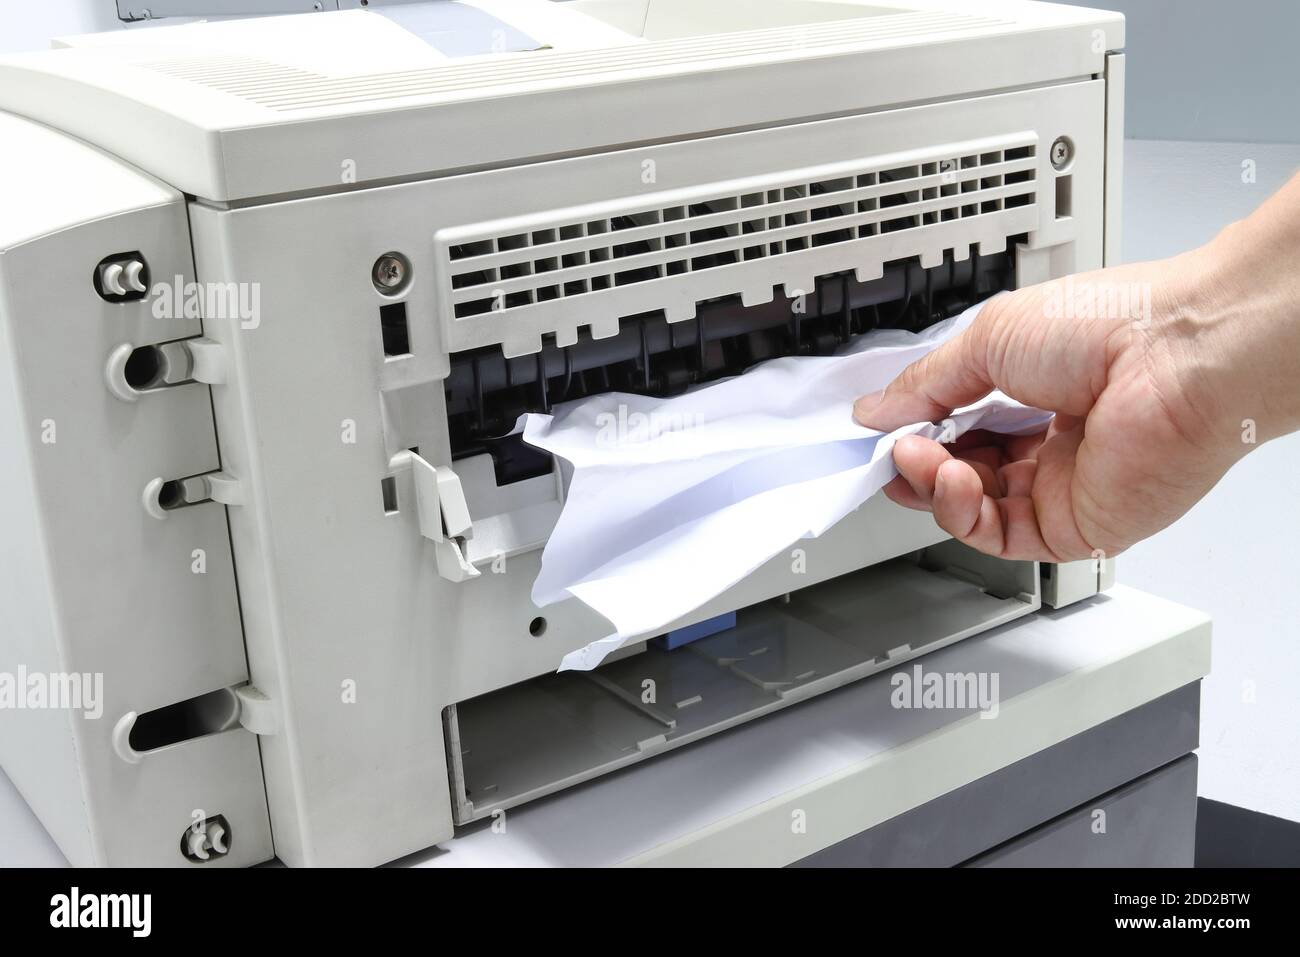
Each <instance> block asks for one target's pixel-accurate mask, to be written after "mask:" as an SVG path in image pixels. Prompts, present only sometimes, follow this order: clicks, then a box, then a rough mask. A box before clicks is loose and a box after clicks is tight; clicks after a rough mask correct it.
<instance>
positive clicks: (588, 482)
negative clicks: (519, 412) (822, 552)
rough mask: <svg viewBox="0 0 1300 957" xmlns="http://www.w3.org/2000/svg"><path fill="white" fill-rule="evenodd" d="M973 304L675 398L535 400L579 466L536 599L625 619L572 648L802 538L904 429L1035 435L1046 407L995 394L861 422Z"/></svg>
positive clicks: (656, 625) (538, 427)
mask: <svg viewBox="0 0 1300 957" xmlns="http://www.w3.org/2000/svg"><path fill="white" fill-rule="evenodd" d="M978 310H979V306H978V305H977V306H973V307H971V308H970V309H968V310H966V311H965V312H964V313H962V314H961V315H959V316H955V317H953V318H952V319H949V320H947V321H945V322H942V323H939V324H937V325H934V326H931V327H930V328H928V329H926V330H925V331H923V332H921V333H910V332H903V331H900V330H879V331H875V332H870V333H867V334H866V335H863V336H860V337H858V338H857V339H856V340H855V341H854V342H853V343H851V344H850V345H849V346H848V347H847V348H846V349H845V350H844V351H843V352H842V353H841V354H839V355H835V356H825V357H814V356H803V357H789V358H784V359H774V360H771V361H769V362H765V363H762V364H761V365H758V366H755V367H754V368H753V369H750V370H749V371H747V372H745V373H744V374H742V375H739V376H735V377H733V378H731V379H725V380H722V381H720V382H716V383H713V384H710V385H707V386H703V387H700V388H698V389H695V390H693V391H690V392H687V393H685V394H683V395H680V396H676V397H674V398H670V399H661V398H655V397H653V396H641V395H631V394H627V393H619V392H615V393H606V394H603V395H598V396H593V397H591V398H589V399H581V400H578V401H575V402H572V403H567V404H565V405H560V406H557V407H556V409H555V411H554V414H553V415H538V414H530V415H528V416H526V417H525V422H524V425H523V429H524V432H523V437H524V440H525V441H527V442H529V443H530V444H532V445H535V446H537V447H538V448H541V449H545V450H546V451H548V452H550V453H552V454H554V455H558V456H560V457H561V458H563V459H566V460H567V461H568V462H569V463H570V464H571V465H572V466H573V475H572V479H571V482H570V485H569V491H568V497H567V499H566V500H565V503H564V509H563V511H562V512H561V515H560V519H559V522H558V523H557V524H556V526H555V530H554V532H552V533H551V537H550V540H549V541H548V542H547V544H546V549H545V551H544V552H543V553H542V569H541V572H540V574H539V575H538V577H537V581H536V582H535V583H534V585H533V596H532V597H533V601H534V603H536V604H537V605H538V606H545V605H550V604H553V603H555V602H558V601H562V600H564V599H566V598H569V597H575V598H578V599H580V600H581V601H583V602H585V603H586V604H587V605H589V606H591V608H593V609H594V610H595V611H597V612H599V613H600V614H601V615H603V616H604V617H605V618H607V619H609V621H610V622H611V623H612V624H613V626H614V629H615V631H614V633H613V634H611V635H609V636H607V637H605V638H602V639H600V640H599V641H594V642H592V643H591V644H589V645H587V646H586V647H583V648H580V649H578V650H577V651H573V652H570V653H569V654H568V655H566V656H565V657H564V660H563V661H562V663H561V665H560V670H561V671H564V670H568V669H578V670H588V669H591V668H594V667H595V666H596V665H598V664H599V663H600V662H601V660H602V659H603V658H604V657H605V656H606V655H607V654H609V653H610V652H612V651H614V650H615V649H616V648H618V647H619V646H620V645H622V644H623V643H624V641H625V640H626V639H628V638H631V637H633V636H637V635H644V634H655V633H656V632H661V631H663V629H664V626H666V625H668V624H670V623H671V622H673V621H675V620H676V619H678V618H680V617H681V616H683V615H685V614H687V613H689V612H691V611H692V610H694V609H696V608H698V607H699V606H700V605H702V604H704V603H705V602H706V601H708V600H709V599H711V598H713V597H714V596H715V595H718V594H720V593H721V592H723V591H725V590H726V589H727V588H730V587H731V586H732V585H734V584H735V583H736V582H738V581H740V580H741V579H742V578H744V577H745V576H746V575H748V574H749V573H750V572H752V571H754V570H755V569H756V568H758V567H759V566H760V565H762V564H763V563H764V562H766V561H767V560H768V559H770V558H772V557H773V556H774V555H776V554H778V553H780V552H782V551H784V550H785V549H786V548H788V547H789V546H790V545H791V544H792V543H794V542H796V541H798V540H799V539H802V538H815V537H816V536H818V535H821V534H822V533H823V532H825V531H826V530H827V529H828V528H830V527H831V526H832V525H834V524H835V523H836V522H838V521H839V520H840V519H841V518H843V517H844V516H845V515H847V514H848V513H849V512H851V511H853V510H854V509H856V508H857V507H858V506H859V505H861V504H862V503H863V502H865V501H866V500H867V499H868V498H869V497H871V495H872V494H874V493H875V492H876V491H877V490H878V489H880V488H881V486H883V485H884V484H885V483H887V482H888V481H889V480H890V479H892V478H893V477H894V476H895V475H897V474H898V473H897V471H896V470H895V468H894V462H893V456H892V451H893V447H894V443H895V442H896V441H897V440H898V439H899V438H900V437H902V436H904V435H922V436H926V437H928V438H934V439H940V438H942V440H943V441H946V442H950V441H952V440H953V439H955V438H956V437H957V436H959V435H961V434H962V433H963V432H966V431H967V430H969V429H975V428H981V429H990V430H992V431H996V432H1005V433H1013V434H1023V433H1028V432H1033V431H1037V430H1039V429H1041V428H1042V427H1043V426H1044V425H1045V424H1046V423H1047V421H1048V420H1049V419H1050V418H1051V414H1050V413H1046V412H1042V411H1040V410H1038V409H1031V408H1028V407H1026V406H1023V405H1021V404H1020V403H1018V402H1015V401H1014V400H1012V399H1010V398H1008V397H1007V396H1005V395H1003V394H1002V393H1000V392H995V393H993V394H992V395H990V396H988V397H987V398H985V399H983V400H982V401H980V402H977V403H975V404H974V405H971V406H968V407H966V408H965V409H960V410H958V411H956V412H954V413H953V415H952V416H951V417H950V418H949V419H947V420H945V421H944V422H943V423H940V424H933V423H929V422H920V423H917V424H915V425H909V426H906V427H905V428H901V429H897V430H895V431H894V432H890V433H888V434H885V433H882V432H876V431H873V430H871V429H865V428H863V427H862V426H860V425H858V424H857V423H856V422H854V421H853V416H852V405H853V401H854V400H855V399H857V398H858V397H859V396H861V395H864V394H866V393H869V392H874V391H876V390H878V389H883V388H884V387H885V386H886V385H888V384H889V382H890V381H891V380H892V379H893V378H894V377H895V376H897V375H898V373H899V372H901V371H902V370H903V369H904V368H905V367H906V366H907V365H908V364H910V363H911V362H913V361H914V360H916V359H918V358H920V357H921V356H923V355H925V354H926V353H927V352H930V351H931V350H933V349H935V348H936V347H937V346H939V345H940V344H941V343H943V342H944V341H945V340H947V339H949V338H951V337H952V336H954V335H956V334H957V333H958V332H960V331H961V330H962V329H964V328H965V327H966V326H968V325H969V324H970V322H971V321H972V320H973V319H974V317H975V314H976V313H977V312H978Z"/></svg>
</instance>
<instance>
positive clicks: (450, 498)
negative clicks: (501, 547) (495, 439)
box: [406, 452, 479, 582]
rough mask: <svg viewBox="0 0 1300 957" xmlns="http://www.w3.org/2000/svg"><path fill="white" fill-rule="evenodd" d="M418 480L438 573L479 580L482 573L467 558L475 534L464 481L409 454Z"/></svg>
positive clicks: (420, 504) (423, 528)
mask: <svg viewBox="0 0 1300 957" xmlns="http://www.w3.org/2000/svg"><path fill="white" fill-rule="evenodd" d="M406 455H407V456H408V457H409V461H410V464H411V474H412V476H413V477H414V479H415V501H416V507H417V509H418V510H419V515H420V534H421V535H423V536H424V537H425V538H427V539H429V541H431V542H433V543H434V549H435V555H436V556H437V559H438V574H439V575H441V576H442V577H443V578H445V579H447V580H448V581H453V582H462V581H465V580H466V579H470V578H477V577H478V576H479V570H478V569H477V568H475V567H474V566H473V565H472V564H470V562H469V561H467V560H466V558H465V540H466V539H467V538H470V537H472V536H473V534H474V525H473V522H472V521H471V519H470V515H469V506H468V505H467V504H466V503H465V491H464V489H462V488H461V484H460V478H459V476H457V475H456V473H455V472H453V471H452V470H451V469H449V468H447V467H446V466H438V465H431V464H429V463H428V462H426V461H425V460H424V459H423V458H422V457H420V456H419V455H418V454H416V453H415V452H408V453H406Z"/></svg>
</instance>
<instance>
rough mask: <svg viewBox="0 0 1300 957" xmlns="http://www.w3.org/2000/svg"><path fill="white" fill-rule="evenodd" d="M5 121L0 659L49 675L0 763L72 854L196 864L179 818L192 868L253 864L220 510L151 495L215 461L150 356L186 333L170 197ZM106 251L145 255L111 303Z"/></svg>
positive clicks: (194, 406) (183, 268) (184, 275)
mask: <svg viewBox="0 0 1300 957" xmlns="http://www.w3.org/2000/svg"><path fill="white" fill-rule="evenodd" d="M0 134H2V135H0V139H2V140H3V141H4V142H5V144H6V149H5V152H4V157H3V159H0V208H4V209H5V211H6V219H5V221H4V222H3V224H0V325H2V326H3V346H4V348H3V351H2V352H0V395H3V399H0V428H3V450H2V451H0V469H2V470H3V472H4V476H5V479H6V482H5V501H4V505H3V510H4V513H5V521H4V528H5V539H6V540H5V548H4V559H3V561H4V569H3V570H4V574H3V575H0V589H3V594H2V597H3V604H4V607H5V608H6V609H7V613H6V623H5V628H4V631H3V633H0V671H4V672H6V673H9V674H14V673H16V672H19V671H24V670H25V672H26V674H27V675H28V676H29V678H30V677H31V676H37V677H36V681H37V683H38V684H39V683H40V682H41V681H42V680H43V681H45V682H46V684H47V687H48V689H49V693H48V694H47V696H46V698H45V699H44V701H43V702H42V701H40V700H38V699H36V698H33V697H32V694H31V693H30V685H29V694H28V695H27V697H26V699H25V700H24V704H25V705H26V707H22V708H17V707H14V708H10V707H6V708H4V709H3V710H0V761H3V764H4V768H5V771H6V773H7V774H8V775H9V776H10V777H11V778H12V779H13V780H14V781H15V783H16V785H17V786H18V788H19V790H20V791H21V792H22V793H23V794H24V796H25V797H26V798H27V800H28V801H29V802H30V803H31V805H32V807H33V810H34V811H35V812H36V814H37V815H38V816H39V817H40V818H41V819H42V820H43V821H44V822H45V824H46V826H47V827H48V829H49V830H50V831H51V833H52V834H53V835H54V837H55V839H56V840H57V841H58V842H59V845H60V847H61V848H62V849H63V851H64V853H65V854H66V855H67V856H68V857H69V859H70V860H71V861H72V862H73V863H77V864H89V863H98V864H107V865H131V864H148V865H154V866H165V865H177V866H196V863H195V861H193V860H191V859H190V858H187V857H186V856H185V854H184V853H183V850H182V846H183V844H184V842H185V838H186V833H187V829H189V828H190V827H191V826H192V825H193V824H194V823H195V822H196V821H199V822H202V821H207V820H210V819H215V818H217V817H220V818H221V819H222V820H223V821H224V822H225V830H226V838H227V839H228V840H227V841H223V842H222V843H226V844H227V845H228V852H227V853H225V854H224V855H223V854H220V853H217V854H209V855H208V861H207V865H210V866H229V865H240V864H251V863H255V862H257V861H261V860H265V859H267V858H269V857H270V856H271V844H270V832H269V826H268V819H267V814H266V802H265V796H264V790H263V785H262V775H261V767H260V762H259V758H258V749H257V739H256V737H255V736H254V735H252V734H250V733H249V732H248V731H246V730H244V729H243V728H242V727H240V725H239V724H238V713H239V707H238V703H237V700H236V697H235V694H234V691H233V689H234V688H235V687H237V686H239V685H242V684H244V683H245V682H246V681H247V677H248V674H247V662H246V658H245V655H244V650H243V643H242V636H241V633H240V622H239V603H238V596H237V594H236V590H235V581H234V569H233V564H232V561H231V555H230V547H229V532H228V528H227V523H226V518H225V509H224V508H223V507H222V506H221V505H219V504H217V503H216V502H213V501H197V502H195V503H194V504H191V505H185V506H184V507H177V508H175V509H174V510H169V511H163V510H160V509H159V494H160V493H159V490H160V487H161V484H162V482H167V481H178V480H181V479H185V478H188V477H192V476H198V475H202V474H205V473H210V472H212V471H214V470H216V469H218V468H219V467H220V459H219V456H218V454H217V444H216V435H215V431H214V426H213V419H212V412H211V402H210V398H209V392H208V388H207V387H206V386H204V385H202V384H199V383H197V382H194V381H190V380H189V379H188V376H187V374H186V372H185V370H184V369H183V368H180V367H179V366H178V365H175V366H169V361H175V362H179V356H180V355H181V353H180V352H177V351H175V349H172V350H171V351H169V352H168V353H167V355H168V356H170V357H171V360H168V359H166V358H164V353H163V352H161V351H158V350H157V347H159V346H161V345H162V344H165V343H171V342H176V341H178V340H185V339H189V338H191V337H194V336H197V335H199V334H200V333H201V331H202V330H201V324H200V320H199V318H198V313H197V312H196V311H193V310H191V311H188V312H187V310H185V308H184V307H183V306H182V307H181V308H180V309H179V310H176V309H174V308H173V307H174V306H175V305H176V304H177V302H178V301H180V300H181V299H182V298H183V287H184V286H185V284H186V283H188V282H190V281H191V280H192V276H193V269H192V262H191V255H190V245H189V235H188V224H187V221H186V216H185V206H184V202H183V200H182V198H181V196H180V195H179V194H178V193H176V192H175V191H174V190H172V189H170V188H168V187H166V186H165V185H163V184H161V183H158V182H157V181H155V180H153V179H151V178H149V177H147V176H145V175H143V174H141V173H140V172H138V171H136V170H134V169H132V168H130V167H128V166H126V165H124V164H122V163H121V162H119V161H118V160H116V159H114V158H112V157H110V156H108V155H106V154H104V153H102V152H100V151H98V150H95V149H93V148H91V147H88V146H86V145H85V144H83V143H81V142H79V141H77V140H74V139H71V138H69V137H66V136H63V135H62V134H59V133H56V132H54V131H51V130H49V129H47V128H44V127H41V126H38V125H36V124H33V123H30V122H27V121H24V120H18V119H16V118H13V117H8V116H5V115H0ZM105 259H115V260H120V261H121V262H124V263H129V262H131V261H133V260H137V259H138V260H140V261H142V262H144V263H146V264H147V270H148V271H147V273H142V274H140V275H137V276H136V277H135V278H136V280H137V281H136V282H135V283H133V285H135V286H139V287H143V288H144V290H145V291H144V292H139V291H138V290H136V289H129V290H128V289H127V287H126V286H121V288H122V289H124V290H127V292H128V293H132V294H127V295H117V294H115V293H113V292H112V291H111V289H112V288H116V287H118V286H119V279H120V275H114V276H113V277H112V278H110V279H109V280H108V283H107V286H106V285H105V284H104V283H103V282H101V281H100V279H101V278H102V274H101V273H100V271H99V266H100V265H101V264H102V263H103V261H104V260H105ZM97 277H98V278H97ZM178 280H179V283H180V286H181V293H182V296H181V297H176V296H173V295H172V294H171V292H172V290H173V287H174V284H175V283H176V282H177V281H178ZM103 293H107V296H106V295H104V294H103ZM137 350H144V351H140V352H137ZM133 353H134V354H135V358H134V359H133V360H130V365H129V368H128V357H130V356H131V355H132V354H133ZM170 380H175V382H174V384H173V382H172V381H170ZM130 382H135V383H136V384H137V385H138V386H139V388H138V389H137V388H132V387H131V386H130V385H129V383H130ZM159 480H161V481H159ZM150 489H152V498H151V496H150V494H149V493H148V491H147V490H150ZM172 504H176V503H175V502H173V503H172ZM78 682H79V683H80V689H81V690H80V691H73V690H71V689H72V688H75V687H77V683H78ZM55 689H58V690H55Z"/></svg>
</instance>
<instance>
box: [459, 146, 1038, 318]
mask: <svg viewBox="0 0 1300 957" xmlns="http://www.w3.org/2000/svg"><path fill="white" fill-rule="evenodd" d="M1035 163H1036V160H1035V158H1034V146H1033V145H1032V144H1025V145H1019V146H1014V147H1011V146H1008V147H1005V148H1003V149H995V150H991V151H988V152H971V153H964V154H958V155H949V156H945V157H943V158H935V159H930V160H928V161H920V162H916V163H912V164H910V165H905V166H895V167H889V168H885V169H863V170H861V171H849V172H846V173H844V174H842V175H838V176H835V177H833V178H827V179H817V180H812V181H809V180H797V179H796V180H792V181H790V182H788V183H778V184H773V185H767V186H765V187H764V188H762V189H755V190H753V191H751V192H742V193H733V194H730V195H716V196H712V197H708V198H701V199H696V200H692V201H690V202H683V203H681V204H678V205H670V206H659V207H655V208H651V209H643V210H640V211H634V212H627V213H624V214H621V215H615V216H610V217H607V218H597V219H577V218H573V219H567V220H560V221H558V222H554V224H548V225H544V226H535V227H534V228H531V229H529V230H528V231H513V232H500V233H490V234H486V235H481V236H472V237H471V236H458V237H457V240H456V241H455V242H454V243H450V244H448V245H446V246H445V252H444V255H445V257H446V258H445V260H444V264H445V266H446V268H447V272H448V274H449V276H450V279H451V301H452V308H453V315H454V316H455V317H456V318H457V319H466V318H470V317H472V316H477V315H482V314H483V313H488V312H493V313H500V312H503V311H507V310H511V309H520V308H525V307H528V306H531V305H534V304H537V303H543V302H548V301H551V300H555V299H569V298H573V297H577V296H586V295H590V294H592V293H599V292H602V291H604V290H607V289H612V288H616V287H619V286H627V285H632V284H634V283H642V282H648V281H650V280H653V279H664V278H667V277H670V276H680V275H683V274H685V273H696V272H702V271H705V270H709V269H718V268H721V267H724V266H730V265H734V264H736V263H741V262H747V261H751V260H757V259H767V258H772V257H778V256H787V255H790V254H792V253H798V252H802V251H804V250H808V249H814V248H816V247H819V246H831V245H835V244H838V243H848V242H853V241H855V240H861V239H869V238H871V237H875V236H881V235H884V234H888V233H894V232H901V231H904V230H911V229H920V228H922V227H924V226H930V225H934V224H937V223H945V222H950V221H953V220H960V219H973V218H975V217H979V216H987V215H990V214H996V213H998V212H999V211H1001V210H1004V209H1012V208H1015V207H1018V206H1029V205H1032V204H1033V203H1034V201H1035V192H1034V190H1035V182H1034V172H1035Z"/></svg>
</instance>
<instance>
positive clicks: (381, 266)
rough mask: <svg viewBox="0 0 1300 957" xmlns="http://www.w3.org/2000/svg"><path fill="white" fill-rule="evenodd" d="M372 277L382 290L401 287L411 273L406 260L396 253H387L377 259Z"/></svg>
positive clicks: (386, 290) (377, 286)
mask: <svg viewBox="0 0 1300 957" xmlns="http://www.w3.org/2000/svg"><path fill="white" fill-rule="evenodd" d="M370 275H371V278H372V279H373V280H374V283H375V287H376V288H377V289H379V290H380V291H381V292H393V291H394V290H396V289H400V288H401V287H402V285H403V284H404V283H405V282H406V278H407V276H408V275H409V272H408V269H407V265H406V260H405V259H403V258H402V257H400V256H398V255H396V254H394V253H386V254H384V255H383V256H380V257H379V258H378V259H376V260H375V266H374V269H372V270H371V274H370Z"/></svg>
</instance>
